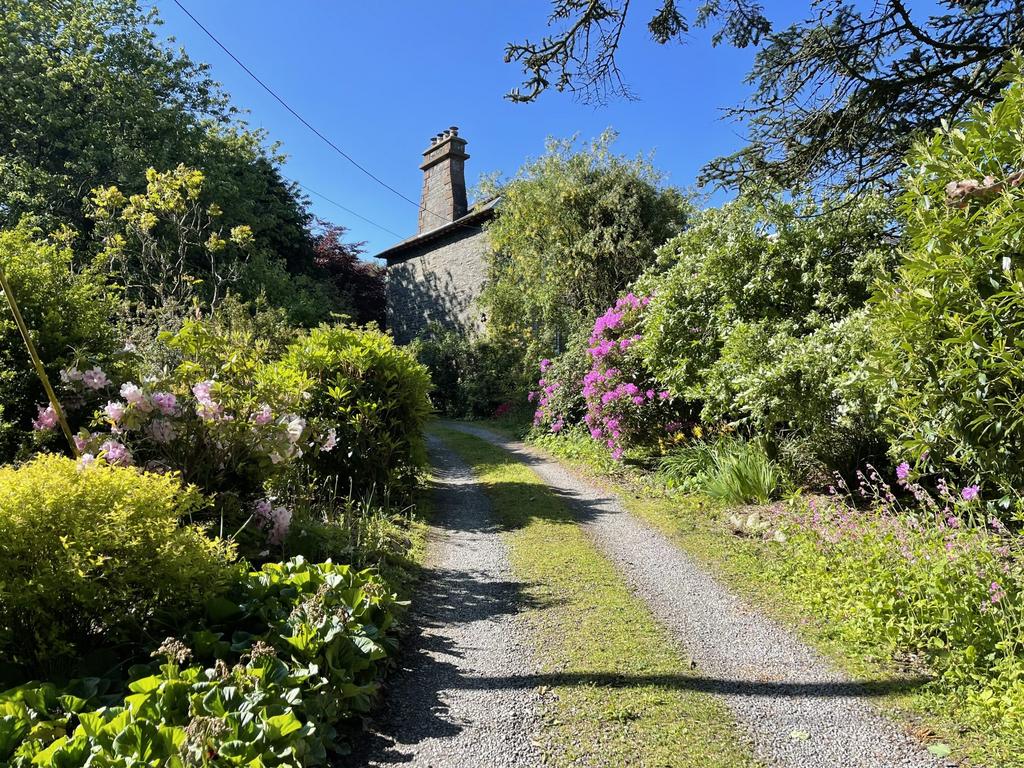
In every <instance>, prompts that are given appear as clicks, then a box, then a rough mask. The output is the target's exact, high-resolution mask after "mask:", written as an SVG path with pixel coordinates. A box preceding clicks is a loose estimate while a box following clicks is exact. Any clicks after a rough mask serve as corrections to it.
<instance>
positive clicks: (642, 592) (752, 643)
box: [447, 424, 948, 768]
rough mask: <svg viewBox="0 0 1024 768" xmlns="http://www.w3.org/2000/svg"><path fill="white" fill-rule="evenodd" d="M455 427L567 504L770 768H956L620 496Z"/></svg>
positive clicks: (504, 441)
mask: <svg viewBox="0 0 1024 768" xmlns="http://www.w3.org/2000/svg"><path fill="white" fill-rule="evenodd" d="M447 426H450V427H452V428H454V429H458V430H461V431H463V432H467V433H470V434H473V435H475V436H477V437H481V438H483V439H485V440H487V441H488V442H490V443H492V444H495V445H498V446H500V447H502V448H505V449H506V450H508V451H510V452H511V453H512V454H514V455H515V456H516V457H517V458H519V459H521V460H522V461H524V462H525V463H526V464H528V465H529V466H530V467H531V468H532V469H533V470H534V471H535V472H536V473H537V474H538V475H539V476H540V477H541V479H542V480H544V482H545V483H547V484H548V485H549V486H551V487H552V488H553V489H554V490H555V491H556V492H558V493H560V494H561V495H562V496H563V497H564V499H565V501H566V502H567V503H568V504H569V505H570V507H571V508H573V509H575V511H576V512H577V514H578V516H579V519H580V521H581V524H582V525H583V526H584V528H585V529H586V531H587V532H588V534H589V535H590V536H591V538H592V539H593V540H594V542H595V543H596V544H597V545H598V547H599V548H600V549H601V550H602V551H603V552H604V553H605V554H606V555H607V556H608V557H609V558H611V559H612V560H613V561H614V562H615V563H616V565H617V566H618V568H619V570H620V571H621V572H622V574H623V575H624V577H625V578H626V580H627V581H628V583H629V585H630V588H631V589H632V590H633V591H634V592H635V593H636V594H638V595H639V596H640V597H642V598H643V599H644V600H645V601H646V602H647V604H648V606H649V607H650V608H651V610H652V611H653V613H654V615H655V616H656V617H658V619H659V620H660V621H661V622H662V623H663V624H664V625H665V626H666V627H667V628H668V629H669V631H670V632H671V633H672V635H673V636H674V637H675V638H676V640H677V641H678V642H679V644H680V646H681V647H682V649H683V650H684V651H685V652H686V653H688V654H689V656H690V658H691V659H692V661H693V662H694V663H695V667H694V671H695V673H696V674H697V675H698V678H697V680H696V681H695V682H694V684H693V685H694V687H696V688H699V689H701V690H706V691H709V692H712V693H715V694H717V695H719V696H721V697H722V699H724V700H725V702H726V703H727V705H728V706H729V707H730V709H731V710H732V712H733V714H734V715H735V717H736V720H737V722H738V723H739V724H740V726H741V727H742V728H744V729H745V730H746V731H747V733H748V734H749V736H750V738H751V740H752V743H753V747H754V752H755V754H756V756H757V757H758V758H759V759H760V760H762V761H763V762H764V763H765V764H767V765H777V766H787V767H790V766H791V767H792V768H837V767H838V766H842V767H843V768H897V767H898V768H925V767H928V768H936V766H942V765H947V764H948V763H946V762H945V761H944V760H942V759H940V758H938V757H935V756H933V755H932V754H931V753H929V752H928V751H927V750H926V748H925V747H924V746H923V745H922V744H921V743H920V742H918V741H916V740H915V739H914V738H913V737H911V735H910V734H909V733H907V732H906V731H905V730H904V729H903V728H901V727H900V726H899V725H897V724H896V723H894V722H893V721H891V720H889V719H887V718H886V717H884V716H883V715H882V713H881V712H879V711H878V710H877V709H876V708H874V707H873V706H872V705H871V704H870V702H869V701H867V699H868V698H870V696H871V691H870V690H869V689H868V688H867V687H865V686H864V685H862V684H859V683H857V682H856V681H853V680H850V679H849V678H848V677H846V676H845V675H844V674H842V673H841V672H839V671H837V670H836V669H835V668H834V667H832V666H831V665H830V664H829V663H828V662H827V661H825V660H824V659H823V658H822V657H820V656H819V655H818V654H817V653H815V652H814V651H813V650H812V649H811V648H809V647H808V646H807V645H806V644H805V643H803V642H801V641H800V640H799V639H798V638H796V637H795V636H794V635H793V634H792V633H791V632H789V631H787V630H786V629H784V628H782V627H781V626H779V625H778V624H777V623H775V622H774V621H772V620H770V619H769V618H767V617H766V616H764V615H763V614H762V613H760V612H759V611H757V610H756V609H754V608H752V607H751V606H750V605H748V604H746V603H745V602H744V601H742V600H741V599H740V598H738V597H737V596H736V595H734V594H732V593H731V592H730V591H729V590H728V589H727V588H725V587H724V586H723V585H722V584H720V583H719V582H718V581H716V580H715V579H714V578H713V577H712V576H711V575H710V574H709V573H708V572H707V571H705V570H704V569H703V568H702V567H700V566H699V565H697V564H696V563H695V562H694V561H693V560H691V559H690V558H689V557H687V556H686V555H685V554H683V552H681V551H680V550H679V549H678V547H676V546H675V545H674V544H672V542H671V541H669V540H668V539H667V538H666V537H665V536H664V535H663V534H661V533H660V532H658V531H656V530H654V529H652V528H651V527H649V526H648V525H646V524H645V523H643V522H641V521H639V520H638V519H636V518H635V517H633V516H632V515H630V514H629V513H628V512H627V511H626V510H625V508H624V507H623V506H622V504H621V502H620V501H619V500H618V499H616V498H615V497H614V496H613V495H611V494H609V493H608V492H607V491H602V490H600V489H598V488H596V487H594V486H593V485H591V484H589V483H587V482H586V481H584V480H581V479H580V478H579V477H577V476H575V475H574V474H572V473H570V472H569V471H567V470H566V469H565V468H564V467H563V466H562V465H561V464H559V463H558V462H557V461H554V460H552V459H550V458H548V457H547V456H545V455H544V454H542V453H541V452H539V451H536V450H534V449H532V448H530V447H528V446H526V445H524V444H523V443H520V442H517V441H515V440H511V439H509V438H506V437H504V436H502V435H498V434H496V433H494V432H492V431H490V430H487V429H484V428H480V427H476V426H472V425H464V424H449V425H447ZM904 683H905V681H893V683H892V684H893V686H896V687H899V686H900V685H902V684H904Z"/></svg>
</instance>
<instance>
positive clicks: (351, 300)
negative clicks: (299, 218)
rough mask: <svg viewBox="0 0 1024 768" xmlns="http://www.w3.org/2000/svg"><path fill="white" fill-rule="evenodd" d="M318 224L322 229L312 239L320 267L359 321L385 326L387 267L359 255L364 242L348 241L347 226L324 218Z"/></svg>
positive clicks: (316, 262) (316, 261) (354, 317)
mask: <svg viewBox="0 0 1024 768" xmlns="http://www.w3.org/2000/svg"><path fill="white" fill-rule="evenodd" d="M319 224H320V231H319V232H318V233H317V234H316V237H315V239H314V241H313V253H314V258H315V264H316V266H317V268H318V269H319V270H320V271H321V272H323V273H324V275H325V276H326V277H327V279H328V280H329V281H330V282H331V284H333V286H334V287H335V289H336V290H337V291H338V292H339V293H340V294H341V295H342V296H343V297H344V299H345V301H346V302H347V303H348V305H349V307H350V311H351V314H352V318H353V319H354V320H355V321H356V322H357V323H360V324H366V323H377V325H378V326H379V327H381V328H383V327H384V320H385V312H384V309H385V300H386V292H385V286H384V267H382V266H380V265H379V264H374V263H372V262H369V261H363V260H362V259H360V258H359V257H360V256H361V255H362V253H363V245H364V243H346V242H345V240H344V237H345V233H346V232H347V231H348V230H347V228H345V227H341V226H337V225H335V224H330V223H328V222H325V221H321V222H319Z"/></svg>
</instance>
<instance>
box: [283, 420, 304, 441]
mask: <svg viewBox="0 0 1024 768" xmlns="http://www.w3.org/2000/svg"><path fill="white" fill-rule="evenodd" d="M283 423H284V425H285V433H286V434H287V435H288V442H289V443H292V444H293V445H294V444H295V443H297V442H299V440H300V439H301V438H302V431H303V430H304V429H305V428H306V420H305V419H304V418H302V417H301V416H296V415H295V414H294V413H289V414H288V415H287V416H285V417H284V419H283Z"/></svg>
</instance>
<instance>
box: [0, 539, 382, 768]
mask: <svg viewBox="0 0 1024 768" xmlns="http://www.w3.org/2000/svg"><path fill="white" fill-rule="evenodd" d="M394 608H395V598H394V596H393V595H391V594H389V593H388V592H387V591H386V590H385V589H384V588H383V586H382V584H381V582H380V580H379V578H378V577H377V576H376V575H374V574H372V573H369V572H357V571H354V570H352V569H351V568H349V567H348V566H344V565H332V564H331V563H324V564H321V565H310V564H307V563H305V562H304V561H303V560H302V559H301V558H298V559H295V560H292V561H290V562H287V563H280V564H272V565H267V566H265V567H264V568H263V570H261V571H257V572H254V573H250V574H248V575H247V576H246V577H244V578H243V579H241V580H240V582H239V583H238V585H237V586H236V588H235V590H234V592H233V594H231V595H230V597H221V598H217V599H215V600H213V601H211V602H210V604H209V614H210V624H209V625H208V626H207V627H205V628H203V629H200V630H198V631H195V632H192V633H191V635H190V636H189V637H188V638H187V640H186V641H185V642H183V641H182V640H175V639H172V638H168V640H166V641H164V643H163V644H162V645H161V646H160V648H159V649H158V650H157V651H156V652H155V653H154V655H156V656H159V657H161V658H162V660H163V661H162V662H161V663H159V664H157V663H154V664H152V665H149V668H148V669H147V668H145V667H141V668H139V670H138V675H137V676H136V677H135V679H133V680H132V681H131V683H130V684H129V691H128V694H127V696H125V697H123V699H117V700H114V701H110V700H109V699H110V697H109V696H108V697H106V699H107V701H105V702H104V703H106V704H107V705H106V706H103V707H100V708H99V709H96V706H97V705H98V704H99V703H100V702H101V699H102V697H100V696H98V695H97V693H98V691H97V688H98V686H97V683H98V682H99V681H96V680H91V681H90V680H83V681H78V682H77V683H76V684H74V685H72V686H70V687H69V688H68V689H66V690H64V691H58V690H57V689H56V688H55V687H54V686H53V685H51V684H45V685H41V686H40V685H26V686H22V687H20V688H16V689H13V690H10V691H7V692H5V693H3V694H0V763H3V764H4V765H10V766H12V768H29V767H30V766H33V765H60V766H66V768H78V767H79V766H83V767H84V766H87V765H105V766H123V767H124V768H128V766H139V765H166V766H170V767H172V768H183V767H184V766H253V765H266V766H270V765H273V766H286V767H288V768H306V767H308V766H317V765H324V764H325V763H326V762H327V761H328V759H329V757H336V756H337V754H338V753H339V752H341V751H342V750H343V745H342V744H341V743H340V740H339V738H338V734H337V731H336V729H335V726H336V725H337V724H339V723H340V722H342V721H343V720H344V719H346V718H348V717H350V716H352V715H353V714H362V713H365V712H366V711H367V710H368V708H369V705H370V703H371V701H372V700H373V698H374V696H375V695H376V691H377V684H378V680H379V678H380V677H381V675H382V673H383V670H384V669H385V668H386V665H387V660H388V655H389V653H390V652H391V651H393V649H394V643H393V641H392V639H391V638H390V636H389V634H388V630H389V628H390V626H391V623H392V620H393V615H394V613H393V612H394ZM60 694H63V695H60Z"/></svg>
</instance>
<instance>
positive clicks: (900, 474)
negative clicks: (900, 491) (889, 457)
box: [896, 461, 910, 483]
mask: <svg viewBox="0 0 1024 768" xmlns="http://www.w3.org/2000/svg"><path fill="white" fill-rule="evenodd" d="M908 477H910V465H909V464H908V463H907V462H905V461H904V462H903V463H901V464H900V465H899V466H898V467H896V479H897V480H899V481H900V482H901V483H902V482H905V481H906V479H907V478H908Z"/></svg>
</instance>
